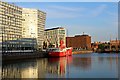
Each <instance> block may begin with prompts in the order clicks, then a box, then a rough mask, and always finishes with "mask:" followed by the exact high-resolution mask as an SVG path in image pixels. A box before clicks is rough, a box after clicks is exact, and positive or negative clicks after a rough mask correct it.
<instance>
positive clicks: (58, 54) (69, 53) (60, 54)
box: [49, 48, 72, 57]
mask: <svg viewBox="0 0 120 80" xmlns="http://www.w3.org/2000/svg"><path fill="white" fill-rule="evenodd" d="M64 56H72V48H70V49H66V51H64V52H49V57H64Z"/></svg>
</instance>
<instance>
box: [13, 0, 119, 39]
mask: <svg viewBox="0 0 120 80" xmlns="http://www.w3.org/2000/svg"><path fill="white" fill-rule="evenodd" d="M14 3H15V4H16V5H18V6H20V7H26V8H36V9H39V10H42V11H44V12H46V13H47V16H46V26H45V28H51V27H56V26H62V27H65V28H66V29H67V30H68V36H74V35H76V34H82V33H83V32H84V33H86V34H88V35H90V36H91V37H92V41H109V40H110V37H111V39H116V37H117V36H118V3H117V2H31V3H30V2H14Z"/></svg>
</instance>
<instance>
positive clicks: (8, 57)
mask: <svg viewBox="0 0 120 80" xmlns="http://www.w3.org/2000/svg"><path fill="white" fill-rule="evenodd" d="M10 54H11V53H10ZM45 57H48V53H47V52H43V51H39V52H31V53H28V52H24V53H17V52H16V53H12V54H11V55H2V60H3V61H4V60H16V59H30V58H45Z"/></svg>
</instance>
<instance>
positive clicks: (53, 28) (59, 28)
mask: <svg viewBox="0 0 120 80" xmlns="http://www.w3.org/2000/svg"><path fill="white" fill-rule="evenodd" d="M55 29H64V28H63V27H56V28H50V29H45V31H48V30H55Z"/></svg>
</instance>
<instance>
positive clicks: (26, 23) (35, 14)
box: [22, 8, 46, 49]
mask: <svg viewBox="0 0 120 80" xmlns="http://www.w3.org/2000/svg"><path fill="white" fill-rule="evenodd" d="M22 17H23V22H22V27H23V28H22V37H23V38H36V39H37V44H38V48H39V49H42V48H43V41H44V28H45V20H46V13H45V12H42V11H40V10H37V9H29V8H23V9H22Z"/></svg>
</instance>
